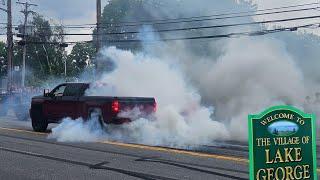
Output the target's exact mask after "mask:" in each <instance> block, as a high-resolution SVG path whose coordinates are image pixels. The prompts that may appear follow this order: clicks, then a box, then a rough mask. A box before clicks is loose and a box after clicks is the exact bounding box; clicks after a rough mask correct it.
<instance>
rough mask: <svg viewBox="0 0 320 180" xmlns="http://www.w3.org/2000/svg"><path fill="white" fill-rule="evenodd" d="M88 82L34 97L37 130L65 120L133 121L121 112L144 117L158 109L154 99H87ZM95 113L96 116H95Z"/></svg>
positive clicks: (33, 122)
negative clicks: (138, 112)
mask: <svg viewBox="0 0 320 180" xmlns="http://www.w3.org/2000/svg"><path fill="white" fill-rule="evenodd" d="M89 88H90V84H89V83H64V84H60V85H58V86H57V87H55V88H54V89H53V90H52V91H51V92H46V91H44V93H43V96H36V97H33V98H32V101H31V108H30V117H31V120H32V127H33V130H34V131H37V132H44V131H46V129H47V127H48V124H49V123H59V122H60V121H61V120H62V119H63V118H65V117H70V118H72V119H77V118H79V117H82V118H83V119H89V118H90V117H92V116H97V114H98V117H99V121H100V123H101V125H103V124H104V123H106V124H122V123H125V122H130V121H131V119H130V117H118V115H119V113H120V112H122V111H128V110H131V109H133V108H135V107H137V108H139V110H140V111H141V112H143V114H145V115H149V114H152V113H153V112H154V111H155V110H156V101H155V99H154V98H145V97H110V96H86V94H85V92H86V90H87V89H89ZM94 113H95V114H94Z"/></svg>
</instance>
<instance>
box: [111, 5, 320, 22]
mask: <svg viewBox="0 0 320 180" xmlns="http://www.w3.org/2000/svg"><path fill="white" fill-rule="evenodd" d="M311 5H319V3H318V2H316V3H305V4H297V5H290V6H281V7H274V8H267V9H260V10H252V11H242V12H235V13H220V14H213V15H204V16H193V17H185V18H171V19H154V20H145V21H131V22H130V21H127V22H115V23H110V24H133V23H148V22H150V23H154V22H163V21H175V20H188V19H199V18H208V17H220V16H229V15H239V14H248V13H256V12H264V11H272V10H279V9H289V8H296V7H303V6H311ZM251 16H253V15H251Z"/></svg>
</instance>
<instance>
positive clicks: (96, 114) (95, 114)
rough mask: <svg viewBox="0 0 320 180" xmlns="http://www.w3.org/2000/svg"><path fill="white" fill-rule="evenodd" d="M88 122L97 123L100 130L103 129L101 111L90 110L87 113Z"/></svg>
mask: <svg viewBox="0 0 320 180" xmlns="http://www.w3.org/2000/svg"><path fill="white" fill-rule="evenodd" d="M88 120H89V121H97V122H98V124H99V127H100V128H101V129H104V123H103V118H102V111H101V109H91V110H90V111H89V119H88Z"/></svg>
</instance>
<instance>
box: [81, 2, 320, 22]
mask: <svg viewBox="0 0 320 180" xmlns="http://www.w3.org/2000/svg"><path fill="white" fill-rule="evenodd" d="M310 5H319V3H308V4H299V5H292V6H282V7H276V8H268V9H261V10H253V11H243V12H236V13H222V14H214V15H207V16H194V17H186V18H176V19H162V20H148V21H136V22H115V23H111V22H110V23H102V25H110V26H112V27H124V26H142V25H161V24H162V25H163V24H177V23H187V22H199V21H209V20H222V19H230V18H240V17H251V16H261V15H268V14H278V13H288V12H296V11H306V10H314V9H317V8H318V7H311V8H303V9H295V10H285V11H278V12H268V13H259V14H248V13H256V12H265V11H271V10H279V9H288V8H294V7H302V6H310ZM241 14H246V15H241ZM221 16H226V17H221ZM210 17H215V18H210ZM199 18H205V19H199ZM132 23H135V24H132ZM84 25H95V24H84Z"/></svg>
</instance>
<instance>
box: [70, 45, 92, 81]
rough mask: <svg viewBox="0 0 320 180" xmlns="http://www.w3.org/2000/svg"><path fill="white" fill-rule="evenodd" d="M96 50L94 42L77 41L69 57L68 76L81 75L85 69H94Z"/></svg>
mask: <svg viewBox="0 0 320 180" xmlns="http://www.w3.org/2000/svg"><path fill="white" fill-rule="evenodd" d="M95 51H96V50H95V48H94V47H93V45H92V43H77V44H76V45H75V46H74V47H73V49H72V52H71V53H70V54H69V55H68V58H67V68H68V70H69V71H68V76H73V77H79V76H80V75H81V73H82V72H83V71H86V70H88V69H92V68H93V62H92V61H93V58H94V56H95Z"/></svg>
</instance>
